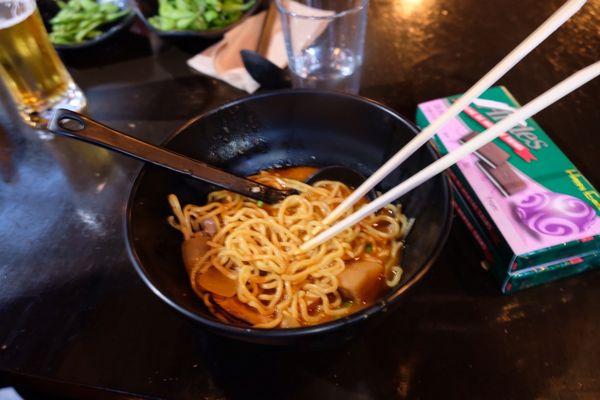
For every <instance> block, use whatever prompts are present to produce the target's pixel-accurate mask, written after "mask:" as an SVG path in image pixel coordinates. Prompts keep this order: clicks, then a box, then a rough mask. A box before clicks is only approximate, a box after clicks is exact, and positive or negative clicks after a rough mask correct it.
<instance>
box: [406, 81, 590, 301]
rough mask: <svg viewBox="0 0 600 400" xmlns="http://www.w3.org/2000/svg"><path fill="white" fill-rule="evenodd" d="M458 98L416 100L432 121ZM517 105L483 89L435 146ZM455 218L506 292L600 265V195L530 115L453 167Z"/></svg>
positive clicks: (456, 140) (454, 142) (458, 139)
mask: <svg viewBox="0 0 600 400" xmlns="http://www.w3.org/2000/svg"><path fill="white" fill-rule="evenodd" d="M458 97H459V96H452V97H447V98H443V99H437V100H432V101H429V102H426V103H422V104H420V105H419V107H418V110H417V124H418V125H419V126H421V127H425V126H427V125H428V124H429V123H430V122H431V121H432V120H434V119H435V118H436V117H437V116H439V115H441V114H442V113H443V112H444V111H445V110H446V109H447V108H448V107H449V106H450V105H451V104H452V102H453V101H455V100H456V99H457V98H458ZM515 107H519V104H518V103H517V101H516V100H515V99H514V97H513V96H512V95H511V94H510V93H509V92H508V90H507V89H506V88H504V87H493V88H490V89H489V90H487V91H486V92H485V93H483V94H482V95H481V96H480V97H479V98H478V99H476V100H475V101H474V102H473V104H471V105H470V106H469V107H467V108H466V109H465V110H464V112H462V113H461V114H460V115H459V116H458V117H456V118H454V119H453V120H451V121H450V122H448V123H447V124H446V125H445V126H444V127H443V128H442V129H440V131H439V132H438V134H437V135H436V136H435V138H434V139H433V143H434V145H435V147H436V148H437V149H438V151H439V152H440V154H442V155H443V154H446V153H448V152H449V151H452V150H454V149H456V148H457V147H459V146H460V145H461V144H462V143H465V142H466V141H468V140H470V139H472V138H473V137H475V136H476V135H478V134H480V133H481V132H483V131H484V130H485V129H487V128H488V127H490V126H492V125H493V124H494V123H495V122H496V121H499V120H501V119H502V118H503V117H505V116H506V115H508V114H509V113H511V112H512V110H513V109H514V108H515ZM449 176H450V178H451V181H452V183H453V186H454V189H455V192H456V194H457V196H455V204H456V209H457V213H458V215H459V216H460V217H461V218H462V219H463V221H465V223H466V224H467V226H468V227H469V229H470V230H471V232H472V233H473V235H474V237H475V239H476V241H477V243H478V244H479V246H480V248H481V249H482V250H483V254H484V257H485V260H484V265H486V266H487V267H488V269H489V270H490V271H491V272H492V275H493V276H494V277H495V278H496V279H497V280H498V281H499V283H500V288H501V290H502V291H503V292H505V293H508V292H512V291H515V290H518V289H522V288H525V287H529V286H533V285H536V284H540V283H544V282H548V281H551V280H554V279H558V278H561V277H565V276H569V275H573V274H576V273H580V272H582V271H584V270H587V269H591V268H594V267H597V266H599V265H600V218H599V217H598V214H599V213H600V194H599V193H598V191H597V190H596V189H595V188H594V187H593V186H592V184H591V183H590V182H589V181H588V180H587V179H586V178H585V177H584V176H583V175H582V174H581V173H580V172H579V170H578V169H577V168H576V167H575V166H574V165H573V163H572V162H571V161H570V160H569V159H568V158H567V157H566V156H565V155H564V154H563V153H562V152H561V151H560V149H559V148H558V147H557V146H556V144H555V143H554V142H553V141H552V140H551V139H550V137H549V136H548V135H547V134H546V133H545V132H544V131H543V130H542V129H541V127H540V126H539V125H538V124H537V123H536V122H535V121H534V120H533V119H528V120H527V121H522V122H521V123H520V124H519V125H518V126H515V127H514V128H512V129H510V130H509V131H508V132H505V133H504V134H502V135H501V136H500V137H499V138H497V139H495V140H494V141H493V142H492V143H490V144H488V145H486V146H484V147H482V148H481V149H480V150H479V151H478V152H477V153H476V154H472V155H470V156H467V157H466V158H464V159H463V160H461V161H460V162H459V163H457V164H456V165H455V166H454V167H452V168H451V170H450V171H449Z"/></svg>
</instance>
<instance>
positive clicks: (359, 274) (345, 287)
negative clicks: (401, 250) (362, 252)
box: [338, 261, 384, 302]
mask: <svg viewBox="0 0 600 400" xmlns="http://www.w3.org/2000/svg"><path fill="white" fill-rule="evenodd" d="M383 273H384V271H383V265H382V264H381V263H380V262H376V261H354V262H349V263H346V269H345V270H344V271H343V272H342V273H341V274H339V275H338V281H339V288H340V291H341V292H342V294H343V295H344V296H346V297H349V298H351V299H353V300H355V301H361V302H372V301H375V300H377V295H378V294H379V291H380V289H381V279H382V278H383Z"/></svg>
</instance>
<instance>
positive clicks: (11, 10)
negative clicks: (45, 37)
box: [0, 0, 36, 29]
mask: <svg viewBox="0 0 600 400" xmlns="http://www.w3.org/2000/svg"><path fill="white" fill-rule="evenodd" d="M35 7H36V5H35V0H0V29H5V28H10V27H11V26H14V25H17V24H18V23H20V22H22V21H24V20H26V19H27V18H28V17H29V16H30V15H31V14H33V11H34V10H35Z"/></svg>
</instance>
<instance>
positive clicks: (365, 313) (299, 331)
mask: <svg viewBox="0 0 600 400" xmlns="http://www.w3.org/2000/svg"><path fill="white" fill-rule="evenodd" d="M283 94H285V95H289V94H292V95H296V94H315V95H323V94H325V95H331V96H334V97H335V96H338V97H345V98H351V99H354V100H357V101H360V102H363V103H367V104H369V105H371V106H374V107H376V108H378V109H380V110H382V111H384V112H386V113H388V114H390V115H391V116H393V117H395V118H397V119H399V120H400V121H402V122H403V123H405V124H406V126H407V127H408V128H410V129H411V130H412V131H413V132H414V134H415V135H416V134H417V133H418V132H419V130H418V128H417V127H416V125H415V124H413V123H412V122H410V121H408V120H407V119H406V118H404V117H403V116H401V115H400V114H398V113H396V112H395V111H394V110H392V109H391V108H388V107H387V106H385V105H383V104H381V103H379V102H377V101H375V100H372V99H368V98H366V97H362V96H358V95H353V94H347V93H342V92H335V91H328V90H315V89H284V90H275V91H267V92H263V93H259V94H255V95H252V96H245V97H242V98H239V99H236V100H233V101H231V102H228V103H225V104H223V105H221V106H219V107H217V108H214V109H212V110H209V111H207V112H204V113H202V114H199V115H197V116H196V117H193V118H191V119H189V120H188V121H187V122H185V123H184V124H183V125H182V126H181V127H179V128H178V129H176V130H175V131H174V132H173V133H172V134H171V135H169V136H168V137H167V138H166V139H165V140H164V141H163V142H162V143H161V146H165V145H167V144H168V143H169V142H170V141H171V140H173V139H174V138H175V137H176V136H177V135H179V134H181V133H182V132H183V131H184V130H186V129H187V128H188V127H189V126H191V125H192V124H194V123H196V122H197V121H199V120H201V119H203V118H207V117H209V116H210V115H212V114H215V113H217V112H220V111H221V110H223V109H226V108H229V107H234V106H236V105H239V104H240V103H243V102H245V101H248V100H249V99H260V98H265V97H271V96H278V95H283ZM427 150H428V151H429V152H430V153H431V155H432V156H433V158H434V159H437V158H438V155H437V153H436V152H435V150H433V148H432V147H431V145H430V144H427ZM147 171H148V168H147V166H146V165H143V166H141V167H140V169H139V170H138V173H137V176H136V178H135V181H134V182H133V184H132V187H131V191H130V194H129V198H128V200H127V207H126V211H125V218H124V219H123V222H124V229H125V233H126V234H125V239H126V240H125V242H126V248H127V253H128V255H129V258H130V260H131V262H132V263H133V266H134V268H135V270H136V271H137V273H138V275H139V276H140V277H141V278H142V281H143V282H144V283H145V284H146V286H148V288H150V290H151V291H152V292H153V293H154V294H155V295H156V296H158V297H159V298H160V299H161V300H162V301H164V302H165V303H166V304H168V305H169V306H171V307H173V308H174V309H175V310H177V311H179V312H180V313H182V314H183V315H185V316H187V317H188V318H191V319H192V320H194V321H196V322H200V323H201V324H204V325H207V326H208V327H209V328H210V329H212V330H214V331H220V332H222V333H224V334H228V335H232V336H248V337H252V336H256V337H261V338H264V339H269V338H274V339H277V338H294V337H308V336H314V335H317V334H320V333H324V332H330V331H334V330H336V329H339V328H342V327H343V326H346V325H351V324H355V323H358V322H359V321H363V320H366V319H369V318H370V317H371V316H373V315H374V314H376V313H378V312H380V311H382V310H387V309H389V308H393V307H394V306H395V305H397V304H398V302H399V298H400V295H402V294H403V293H405V292H406V291H407V290H408V289H409V288H411V287H413V286H414V285H415V284H416V283H417V282H419V281H420V280H421V279H422V278H423V277H424V276H425V274H426V273H427V272H428V271H429V270H430V269H431V267H432V265H433V263H434V262H435V260H436V259H437V258H438V256H439V255H440V253H441V251H442V249H443V247H444V244H445V243H446V240H447V239H448V236H449V234H450V228H451V225H452V220H453V210H452V193H451V191H450V184H449V181H448V177H447V176H446V174H442V180H443V183H444V184H443V190H444V207H445V213H444V215H445V216H446V217H445V220H444V221H443V226H442V230H441V232H442V234H441V235H440V237H439V238H438V241H437V243H436V245H435V247H434V251H433V252H432V254H430V255H429V257H428V258H427V259H426V261H425V263H424V264H423V266H422V267H421V269H420V270H419V271H418V272H417V273H416V274H415V275H414V276H413V277H411V278H410V279H409V280H408V281H406V282H405V283H404V284H402V285H401V286H400V287H398V288H397V289H396V290H395V291H394V292H392V293H391V294H388V295H387V296H386V297H385V298H384V299H381V300H379V301H377V302H376V303H375V304H373V305H372V306H370V307H367V308H365V309H362V310H360V311H358V312H356V313H354V314H351V315H349V316H347V317H343V318H339V319H336V320H333V321H330V322H326V323H324V324H318V325H312V326H306V327H301V328H285V329H284V328H276V329H265V328H254V327H242V326H235V325H230V324H225V323H223V322H219V321H215V320H212V319H208V318H205V317H203V316H201V315H198V314H196V313H194V312H193V311H190V310H188V309H186V308H185V307H183V306H181V305H179V304H178V303H177V302H175V301H174V300H172V299H170V298H169V297H168V296H167V295H165V294H164V293H163V292H161V290H160V289H159V288H158V287H157V286H155V285H154V283H153V282H152V280H151V279H150V278H149V276H148V275H147V274H146V272H145V269H144V266H143V265H142V263H141V260H140V258H139V256H138V254H137V252H136V250H135V248H134V246H133V243H134V240H133V232H132V230H131V218H132V212H133V203H134V198H135V196H136V195H137V191H138V188H139V185H140V182H141V181H142V179H143V177H144V176H145V175H146V172H147Z"/></svg>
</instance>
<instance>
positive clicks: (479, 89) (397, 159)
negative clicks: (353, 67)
mask: <svg viewBox="0 0 600 400" xmlns="http://www.w3.org/2000/svg"><path fill="white" fill-rule="evenodd" d="M586 1H587V0H569V1H568V2H567V3H565V4H564V5H563V6H562V7H561V8H559V9H558V10H557V11H556V12H555V13H554V14H553V15H552V16H551V17H550V18H548V19H547V20H546V21H545V22H544V23H543V24H542V25H540V27H539V28H537V29H536V30H535V31H534V32H533V33H532V34H531V35H529V36H528V37H527V38H526V39H525V40H524V41H523V42H522V43H521V44H519V45H518V46H517V47H516V48H515V49H514V50H513V51H511V52H510V53H509V54H508V55H507V56H506V57H505V58H504V59H503V60H502V61H500V62H499V63H498V64H497V65H496V66H495V67H494V68H492V69H491V70H490V71H489V72H488V73H487V74H486V75H485V76H483V78H481V79H480V80H479V81H478V82H477V83H476V84H475V85H473V87H471V88H470V89H469V90H468V91H467V92H466V93H465V94H464V95H463V96H462V97H461V98H460V99H458V100H457V101H456V102H454V103H453V104H452V106H451V107H449V108H448V109H447V110H446V111H445V112H444V113H443V114H442V115H441V116H439V117H438V118H437V119H436V120H435V121H433V123H431V125H429V126H428V127H427V128H425V129H424V130H423V131H421V133H419V134H418V135H417V136H415V137H414V138H413V139H412V140H411V141H410V142H409V143H408V144H407V145H406V146H404V147H403V148H402V149H400V150H399V151H398V152H397V153H396V154H395V155H394V156H393V157H392V158H390V159H389V160H388V161H387V162H386V163H385V164H384V165H383V166H381V167H380V168H379V169H378V170H377V171H375V173H374V174H373V175H371V176H370V177H369V178H368V179H367V180H366V181H365V182H364V183H363V184H362V185H360V186H359V187H358V188H357V189H356V190H354V192H352V194H351V195H350V196H348V197H347V198H346V199H345V200H344V201H343V202H342V203H340V205H339V206H338V207H337V208H336V209H335V210H334V211H333V212H332V213H331V214H330V215H328V216H327V217H326V218H325V219H324V220H323V222H324V223H325V224H327V225H329V224H331V223H332V222H334V221H336V220H337V219H338V218H339V217H340V216H342V214H344V212H346V211H347V210H348V209H349V208H350V207H352V206H353V205H354V204H355V203H356V202H357V201H359V200H360V199H361V198H362V197H363V196H365V195H366V194H367V193H368V192H369V190H371V189H372V188H374V187H375V185H377V184H378V183H379V182H381V181H382V180H383V179H384V178H385V177H386V176H387V175H388V174H390V173H391V172H392V171H394V170H395V169H396V168H397V167H398V166H400V164H402V162H403V161H404V160H406V159H407V158H408V157H409V156H410V155H411V154H413V153H414V152H415V151H416V150H418V149H419V148H420V147H421V146H423V145H424V144H425V143H427V141H429V140H430V139H431V138H432V137H433V136H434V135H435V133H436V132H437V131H438V130H439V129H440V128H441V127H442V126H443V125H444V124H445V123H446V122H448V121H449V120H451V119H452V118H454V117H456V116H457V115H458V114H459V113H460V112H461V111H462V110H463V109H464V108H465V107H466V106H468V105H469V104H470V103H471V102H472V101H473V100H474V99H475V98H477V97H478V96H479V95H481V94H482V93H483V92H484V91H485V90H487V89H488V88H489V87H490V86H491V85H493V84H494V83H495V82H496V81H497V80H498V79H500V78H501V77H502V76H503V75H504V74H506V73H507V72H508V71H509V70H510V69H511V68H512V67H513V66H515V65H516V64H517V63H518V62H519V61H520V60H521V59H523V58H524V57H525V56H526V55H527V54H529V53H530V52H531V51H532V50H533V49H535V48H536V47H537V46H538V45H539V44H540V43H541V42H542V41H543V40H544V39H546V38H547V37H548V36H550V35H551V34H552V33H553V32H554V31H555V30H557V29H558V28H559V27H560V26H561V25H562V24H564V23H565V22H566V21H567V20H568V19H569V18H570V17H571V16H573V15H574V14H575V13H576V12H577V11H579V9H581V7H583V5H584V4H585V3H586ZM598 75H600V61H598V62H595V63H594V64H592V65H590V66H588V67H586V68H584V69H582V70H580V71H578V72H576V73H575V74H573V75H571V76H570V77H568V78H567V79H565V80H564V81H562V82H560V83H559V84H557V85H556V86H554V87H553V88H551V89H550V90H548V91H546V92H545V93H543V94H542V95H540V96H538V97H537V98H535V99H534V100H532V101H531V102H529V103H527V104H526V105H524V106H523V107H521V108H519V109H517V110H515V111H514V112H513V113H512V114H511V115H510V116H508V117H506V118H504V119H503V120H502V121H500V122H498V123H496V124H495V125H494V126H492V127H491V128H489V129H487V130H486V131H484V132H483V133H481V134H479V135H477V136H476V137H475V138H474V139H472V140H469V141H468V142H467V143H465V144H463V145H462V146H461V147H459V148H457V149H455V150H453V151H452V152H450V153H448V154H446V155H445V156H444V157H442V158H440V159H438V160H437V161H435V162H433V163H432V164H430V165H429V166H427V167H426V168H424V169H423V170H421V171H420V172H418V173H416V174H415V175H413V176H412V177H410V178H408V179H407V180H405V181H404V182H402V183H400V184H399V185H397V186H396V187H394V188H393V189H391V190H389V191H388V192H387V193H385V194H383V195H382V196H380V197H378V198H377V199H375V200H374V201H372V202H371V203H368V204H367V205H365V206H364V207H362V208H360V209H359V210H357V211H356V212H354V213H353V214H351V215H349V216H348V217H346V218H344V219H343V220H341V221H339V222H338V223H336V224H334V225H333V226H331V227H330V228H328V229H326V230H325V231H323V232H321V233H320V234H318V235H317V236H315V237H314V238H312V239H310V240H309V241H307V242H306V243H304V244H303V245H302V246H301V247H300V249H301V250H304V251H306V250H310V249H312V248H314V247H315V246H318V245H319V244H321V243H323V242H325V241H327V240H329V239H331V238H332V237H334V236H335V235H337V234H338V233H340V232H342V231H343V230H345V229H347V228H349V227H351V226H352V225H354V224H356V223H358V222H359V221H361V220H362V219H363V218H365V217H366V216H368V215H370V214H372V213H374V212H377V211H378V210H380V209H381V208H383V207H385V206H386V205H387V204H389V203H391V202H393V201H394V200H396V199H398V198H399V197H401V196H403V195H404V194H406V193H407V192H409V191H410V190H412V189H414V188H415V187H417V186H419V185H420V184H422V183H423V182H425V181H427V180H429V179H431V178H432V177H434V176H435V175H437V174H439V173H440V172H442V171H444V170H445V169H447V168H449V167H450V166H452V165H454V164H455V163H457V162H458V161H459V160H461V159H462V158H464V157H466V156H468V155H469V154H471V153H472V152H474V151H476V150H478V149H479V148H481V147H482V146H484V145H486V144H487V143H489V142H491V141H492V140H494V139H495V138H497V137H498V136H500V135H501V134H502V132H504V131H507V130H508V129H510V128H512V127H514V126H515V125H518V124H519V123H520V121H523V120H526V119H527V118H530V117H531V116H533V115H535V114H536V113H537V112H539V111H541V110H543V109H544V108H546V107H548V106H549V105H551V104H553V103H554V102H556V101H558V100H559V99H561V98H562V97H564V96H565V95H567V94H569V93H570V92H572V91H574V90H575V89H577V88H579V87H580V86H582V85H584V84H585V83H587V82H589V81H590V80H592V79H594V78H595V77H597V76H598Z"/></svg>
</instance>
